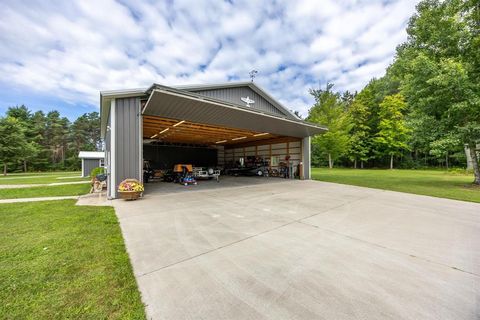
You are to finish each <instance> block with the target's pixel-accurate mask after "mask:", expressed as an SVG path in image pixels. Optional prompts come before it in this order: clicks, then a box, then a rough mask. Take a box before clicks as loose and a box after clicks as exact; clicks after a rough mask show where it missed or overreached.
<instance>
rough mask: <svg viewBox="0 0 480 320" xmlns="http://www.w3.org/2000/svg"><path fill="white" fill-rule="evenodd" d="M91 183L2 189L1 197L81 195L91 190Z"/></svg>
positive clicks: (0, 191) (0, 190)
mask: <svg viewBox="0 0 480 320" xmlns="http://www.w3.org/2000/svg"><path fill="white" fill-rule="evenodd" d="M90 188H91V186H90V184H89V183H82V184H66V185H61V186H44V187H29V188H13V189H0V199H18V198H38V197H58V196H79V195H82V194H87V193H88V192H89V191H90Z"/></svg>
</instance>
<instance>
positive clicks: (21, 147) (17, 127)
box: [0, 117, 30, 176]
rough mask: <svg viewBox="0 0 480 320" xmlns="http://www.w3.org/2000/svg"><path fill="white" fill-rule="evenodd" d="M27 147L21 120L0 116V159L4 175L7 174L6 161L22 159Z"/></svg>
mask: <svg viewBox="0 0 480 320" xmlns="http://www.w3.org/2000/svg"><path fill="white" fill-rule="evenodd" d="M29 147H30V146H29V143H28V142H27V141H26V137H25V128H24V126H23V124H22V122H20V121H19V120H17V119H16V118H12V117H5V118H0V161H1V162H2V164H3V175H4V176H6V175H7V165H8V163H13V164H15V163H17V162H18V161H20V160H23V159H24V157H25V152H27V151H28V149H29Z"/></svg>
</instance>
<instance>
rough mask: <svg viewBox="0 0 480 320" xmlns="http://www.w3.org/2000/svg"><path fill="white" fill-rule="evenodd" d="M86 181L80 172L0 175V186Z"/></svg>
mask: <svg viewBox="0 0 480 320" xmlns="http://www.w3.org/2000/svg"><path fill="white" fill-rule="evenodd" d="M87 180H89V178H82V177H80V172H43V173H15V174H8V175H6V176H3V175H0V185H13V184H46V183H63V182H75V181H87Z"/></svg>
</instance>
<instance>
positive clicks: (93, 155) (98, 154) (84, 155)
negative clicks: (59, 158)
mask: <svg viewBox="0 0 480 320" xmlns="http://www.w3.org/2000/svg"><path fill="white" fill-rule="evenodd" d="M78 157H79V158H80V159H103V158H105V152H103V151H80V152H79V153H78Z"/></svg>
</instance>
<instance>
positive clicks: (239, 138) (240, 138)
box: [232, 137, 247, 141]
mask: <svg viewBox="0 0 480 320" xmlns="http://www.w3.org/2000/svg"><path fill="white" fill-rule="evenodd" d="M246 138H247V137H238V138H233V139H232V140H233V141H235V140H242V139H246Z"/></svg>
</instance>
